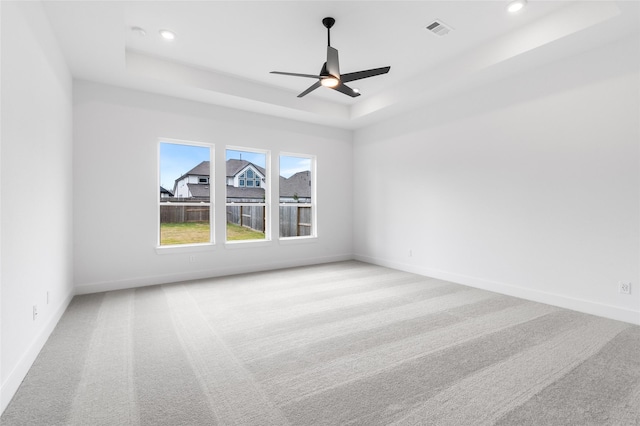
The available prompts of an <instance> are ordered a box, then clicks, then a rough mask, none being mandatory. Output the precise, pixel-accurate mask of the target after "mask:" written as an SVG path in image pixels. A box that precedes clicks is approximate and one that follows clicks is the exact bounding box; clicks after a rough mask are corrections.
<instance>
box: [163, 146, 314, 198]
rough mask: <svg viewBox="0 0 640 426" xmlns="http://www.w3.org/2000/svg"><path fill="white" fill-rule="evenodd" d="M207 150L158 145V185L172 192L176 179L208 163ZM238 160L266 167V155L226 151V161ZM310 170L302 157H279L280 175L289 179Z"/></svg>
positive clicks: (309, 166)
mask: <svg viewBox="0 0 640 426" xmlns="http://www.w3.org/2000/svg"><path fill="white" fill-rule="evenodd" d="M209 158H210V154H209V148H207V147H201V146H194V145H182V144H174V143H166V142H163V143H161V144H160V185H161V186H163V187H164V188H166V189H168V190H170V191H172V190H173V184H174V182H175V180H176V179H177V178H179V177H180V176H182V175H183V174H185V173H186V172H188V171H189V170H191V169H193V168H194V167H195V166H197V165H198V164H200V163H201V162H202V161H209ZM232 158H233V159H240V158H242V159H243V160H247V161H250V162H252V163H253V164H255V165H258V166H260V167H266V155H265V154H261V153H256V152H248V151H235V150H230V149H228V150H226V158H225V159H226V160H229V159H232ZM305 170H311V160H310V159H309V158H303V157H291V156H280V175H281V176H284V177H287V178H288V177H289V176H291V175H293V174H294V173H297V172H300V171H305Z"/></svg>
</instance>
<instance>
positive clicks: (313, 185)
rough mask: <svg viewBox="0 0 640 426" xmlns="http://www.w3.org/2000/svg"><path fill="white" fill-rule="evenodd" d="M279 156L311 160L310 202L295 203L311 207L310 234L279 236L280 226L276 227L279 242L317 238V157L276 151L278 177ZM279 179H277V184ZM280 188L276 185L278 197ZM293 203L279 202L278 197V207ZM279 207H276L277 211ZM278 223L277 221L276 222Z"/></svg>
mask: <svg viewBox="0 0 640 426" xmlns="http://www.w3.org/2000/svg"><path fill="white" fill-rule="evenodd" d="M280 157H299V158H306V159H309V160H310V162H311V170H310V179H311V202H310V203H296V205H297V206H299V207H311V234H310V235H303V236H294V237H281V236H280V228H279V227H278V239H279V241H281V242H293V241H302V240H313V239H317V238H318V207H317V203H318V202H317V196H316V188H317V179H316V176H317V172H316V169H317V157H316V156H315V155H312V154H300V153H294V152H280V153H278V173H277V174H278V178H279V176H280ZM279 184H280V181H279V179H278V185H279ZM280 196H281V194H280V188H279V187H278V197H280ZM292 204H293V203H281V202H280V199H279V198H278V206H279V207H289V206H291V205H292ZM279 211H280V209H278V213H279ZM278 223H279V222H278Z"/></svg>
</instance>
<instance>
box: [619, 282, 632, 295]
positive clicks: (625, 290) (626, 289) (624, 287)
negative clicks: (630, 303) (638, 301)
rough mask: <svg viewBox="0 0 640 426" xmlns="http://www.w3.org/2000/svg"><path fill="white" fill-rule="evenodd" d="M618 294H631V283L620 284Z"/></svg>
mask: <svg viewBox="0 0 640 426" xmlns="http://www.w3.org/2000/svg"><path fill="white" fill-rule="evenodd" d="M618 293H620V294H631V283H630V282H629V281H620V282H618Z"/></svg>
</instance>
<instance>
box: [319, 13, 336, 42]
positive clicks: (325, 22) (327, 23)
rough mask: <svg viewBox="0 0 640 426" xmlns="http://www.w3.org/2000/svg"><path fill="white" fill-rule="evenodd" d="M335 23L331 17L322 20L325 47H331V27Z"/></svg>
mask: <svg viewBox="0 0 640 426" xmlns="http://www.w3.org/2000/svg"><path fill="white" fill-rule="evenodd" d="M335 23H336V20H335V19H333V18H331V17H326V18H324V19H323V20H322V25H324V26H325V27H326V28H327V46H331V27H333V24H335Z"/></svg>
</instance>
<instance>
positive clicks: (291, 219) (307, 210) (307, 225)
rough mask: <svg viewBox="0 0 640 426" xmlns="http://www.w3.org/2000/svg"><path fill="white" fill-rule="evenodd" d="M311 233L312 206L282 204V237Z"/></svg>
mask: <svg viewBox="0 0 640 426" xmlns="http://www.w3.org/2000/svg"><path fill="white" fill-rule="evenodd" d="M309 235H311V207H310V206H296V205H294V206H280V237H303V236H309Z"/></svg>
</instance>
